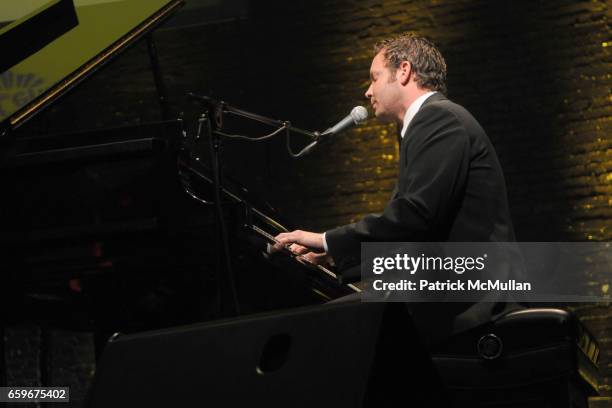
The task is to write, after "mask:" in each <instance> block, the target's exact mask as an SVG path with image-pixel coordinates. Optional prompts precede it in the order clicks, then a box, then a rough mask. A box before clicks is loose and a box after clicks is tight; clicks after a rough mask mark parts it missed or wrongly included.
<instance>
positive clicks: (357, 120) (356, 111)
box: [299, 106, 368, 156]
mask: <svg viewBox="0 0 612 408" xmlns="http://www.w3.org/2000/svg"><path fill="white" fill-rule="evenodd" d="M367 118H368V110H367V109H366V108H364V107H363V106H355V107H354V108H353V110H351V113H349V114H348V115H347V116H346V117H345V118H344V119H342V120H341V121H340V122H338V123H336V124H335V125H334V126H332V127H330V128H329V129H327V130H326V131H325V132H323V133H321V134H320V135H319V137H318V138H317V139H315V141H313V142H312V143H310V144H309V145H308V146H306V147H305V148H304V149H302V151H301V152H300V154H299V155H300V156H304V155H307V154H308V153H310V152H311V151H312V150H313V149H314V148H315V147H316V146H317V145H318V144H319V143H321V142H323V141H325V140H326V139H328V137H327V136H331V135H335V134H338V133H340V132H344V131H345V130H347V129H349V128H352V127H353V126H356V125H360V124H362V123H363V122H365V120H366V119H367Z"/></svg>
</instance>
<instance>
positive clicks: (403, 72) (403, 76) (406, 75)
mask: <svg viewBox="0 0 612 408" xmlns="http://www.w3.org/2000/svg"><path fill="white" fill-rule="evenodd" d="M412 75H413V72H412V65H411V64H410V62H408V61H402V62H401V63H400V66H399V68H398V69H397V79H398V80H399V81H400V84H402V85H406V84H407V83H408V81H409V80H410V77H411V76H412Z"/></svg>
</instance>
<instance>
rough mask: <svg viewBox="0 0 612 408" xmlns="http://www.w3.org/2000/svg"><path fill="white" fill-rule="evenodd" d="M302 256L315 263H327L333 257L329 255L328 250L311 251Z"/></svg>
mask: <svg viewBox="0 0 612 408" xmlns="http://www.w3.org/2000/svg"><path fill="white" fill-rule="evenodd" d="M301 258H302V259H303V260H305V261H307V262H310V263H311V264H315V265H326V264H329V263H330V262H331V257H330V256H329V255H327V253H326V252H322V253H316V252H309V253H307V254H305V255H302V256H301Z"/></svg>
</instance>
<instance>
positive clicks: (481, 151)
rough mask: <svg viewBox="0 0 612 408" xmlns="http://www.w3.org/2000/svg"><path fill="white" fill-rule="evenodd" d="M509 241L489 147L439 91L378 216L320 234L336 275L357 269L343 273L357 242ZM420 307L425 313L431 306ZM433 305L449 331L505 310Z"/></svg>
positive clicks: (406, 147)
mask: <svg viewBox="0 0 612 408" xmlns="http://www.w3.org/2000/svg"><path fill="white" fill-rule="evenodd" d="M514 240H515V236H514V230H513V227H512V222H511V219H510V213H509V209H508V203H507V197H506V185H505V181H504V176H503V172H502V169H501V166H500V164H499V161H498V159H497V154H496V153H495V149H494V148H493V145H492V144H491V141H490V140H489V138H488V137H487V135H486V133H485V131H484V130H483V129H482V127H481V126H480V124H479V123H478V122H477V121H476V119H474V117H473V116H472V115H471V114H470V113H469V112H468V111H467V110H466V109H465V108H463V107H462V106H460V105H457V104H456V103H453V102H451V101H450V100H448V99H447V98H446V97H444V96H443V95H442V94H440V93H436V94H433V95H432V96H431V97H429V98H428V99H427V100H426V101H425V102H424V103H423V105H422V106H421V108H420V110H419V111H418V112H417V114H416V115H415V116H414V118H413V119H412V122H411V123H410V125H409V127H408V129H407V131H406V133H405V135H404V137H403V138H402V140H401V145H400V168H399V179H398V182H397V186H396V191H395V192H394V194H393V196H392V198H391V200H390V201H389V203H388V204H387V206H386V207H385V209H384V211H383V213H382V214H372V215H368V216H366V217H365V218H363V219H362V220H361V221H359V222H356V223H353V224H349V225H345V226H341V227H339V228H336V229H333V230H330V231H327V232H326V241H327V246H328V253H329V254H330V255H331V256H332V258H333V259H334V261H335V263H336V265H337V266H338V268H339V269H340V271H342V270H343V269H346V270H352V271H355V270H356V268H352V269H350V268H349V267H350V266H352V265H356V264H358V263H359V261H360V250H361V242H376V241H378V242H390V241H410V242H429V241H434V242H445V241H456V242H513V241H514ZM345 278H349V279H350V278H357V276H345ZM484 300H487V299H484ZM490 300H495V299H490ZM423 307H424V308H426V310H427V311H428V315H431V312H432V308H433V306H432V304H428V305H423ZM437 307H439V308H441V309H444V310H441V311H440V313H437V316H436V318H438V319H439V318H440V316H446V320H447V321H446V322H445V323H442V324H443V325H445V326H452V328H451V327H446V328H445V329H444V331H448V330H452V331H457V330H462V329H466V328H469V327H473V326H475V325H477V324H479V323H483V322H484V321H488V320H490V319H491V317H492V315H494V314H497V313H499V312H502V311H503V310H494V307H495V306H494V305H493V304H485V305H475V304H456V303H455V304H447V305H437ZM481 309H482V310H481ZM502 309H503V308H502ZM442 320H444V319H442ZM417 324H418V322H417Z"/></svg>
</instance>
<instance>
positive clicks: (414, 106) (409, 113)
mask: <svg viewBox="0 0 612 408" xmlns="http://www.w3.org/2000/svg"><path fill="white" fill-rule="evenodd" d="M435 93H436V91H432V92H427V93H426V94H423V95H421V96H419V97H418V98H416V99H415V101H414V102H412V103H411V104H410V106H409V107H408V109H407V110H406V114H405V115H404V126H403V127H402V133H401V134H402V137H404V135H405V134H406V130H407V129H408V126H409V125H410V122H412V119H413V118H414V116H415V115H416V114H417V112H418V111H419V109H421V105H423V103H424V102H425V101H426V100H427V98H429V97H430V96H431V95H433V94H435Z"/></svg>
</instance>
